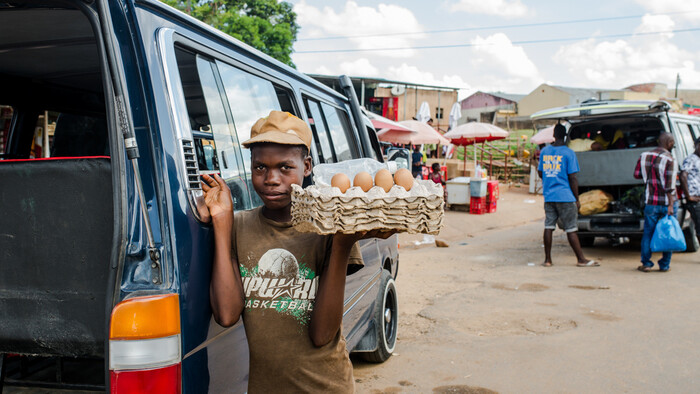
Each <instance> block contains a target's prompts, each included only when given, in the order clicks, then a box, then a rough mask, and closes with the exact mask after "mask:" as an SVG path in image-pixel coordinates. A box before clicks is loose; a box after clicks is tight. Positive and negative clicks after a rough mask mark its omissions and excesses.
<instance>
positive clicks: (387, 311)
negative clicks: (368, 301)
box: [362, 270, 399, 363]
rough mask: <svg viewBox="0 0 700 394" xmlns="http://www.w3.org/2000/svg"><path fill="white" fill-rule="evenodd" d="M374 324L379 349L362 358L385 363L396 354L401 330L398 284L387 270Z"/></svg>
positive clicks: (382, 280)
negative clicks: (399, 329)
mask: <svg viewBox="0 0 700 394" xmlns="http://www.w3.org/2000/svg"><path fill="white" fill-rule="evenodd" d="M374 323H375V324H374V329H375V330H376V331H375V333H376V338H377V349H376V350H375V351H373V352H369V353H362V358H364V359H365V360H366V361H369V362H372V363H383V362H384V361H386V360H388V359H389V357H391V355H392V353H394V348H395V347H396V337H397V331H398V328H399V299H398V297H397V294H396V284H395V283H394V278H392V277H391V274H390V273H389V271H387V270H382V277H381V287H380V291H379V295H378V296H377V303H376V305H375V308H374Z"/></svg>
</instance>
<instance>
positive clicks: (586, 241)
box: [578, 234, 595, 248]
mask: <svg viewBox="0 0 700 394" xmlns="http://www.w3.org/2000/svg"><path fill="white" fill-rule="evenodd" d="M578 242H579V243H580V244H581V246H583V247H584V248H588V247H591V246H593V243H595V237H594V236H592V235H581V234H579V236H578Z"/></svg>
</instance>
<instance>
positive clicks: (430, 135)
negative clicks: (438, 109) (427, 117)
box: [377, 120, 450, 145]
mask: <svg viewBox="0 0 700 394" xmlns="http://www.w3.org/2000/svg"><path fill="white" fill-rule="evenodd" d="M399 124H401V125H402V126H405V127H408V128H409V130H411V131H410V132H405V131H397V130H389V129H385V130H381V131H379V132H378V133H377V137H378V138H379V140H380V141H386V142H393V143H395V144H411V145H421V144H440V145H449V144H450V140H448V139H447V138H445V137H443V136H442V134H440V133H438V132H437V131H436V130H435V129H434V128H432V127H430V126H429V125H428V124H426V123H423V122H418V121H415V120H403V121H401V122H399Z"/></svg>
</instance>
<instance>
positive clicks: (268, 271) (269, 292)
mask: <svg viewBox="0 0 700 394" xmlns="http://www.w3.org/2000/svg"><path fill="white" fill-rule="evenodd" d="M241 277H242V278H241V279H242V280H243V291H244V293H245V298H246V305H245V307H246V308H248V309H274V310H276V311H277V312H280V313H291V314H293V315H297V314H298V313H299V312H305V311H311V310H312V309H313V300H314V299H315V298H316V291H317V288H318V277H317V276H316V274H315V273H314V272H313V271H311V270H310V269H308V268H307V267H305V266H304V264H299V262H298V261H297V259H296V257H294V255H293V254H292V253H290V252H289V251H287V250H285V249H270V250H268V251H267V252H265V254H263V255H262V257H260V260H259V261H258V265H257V266H256V267H254V268H253V269H252V270H246V269H245V268H244V267H241Z"/></svg>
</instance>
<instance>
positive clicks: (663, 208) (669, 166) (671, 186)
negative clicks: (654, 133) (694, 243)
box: [634, 133, 678, 272]
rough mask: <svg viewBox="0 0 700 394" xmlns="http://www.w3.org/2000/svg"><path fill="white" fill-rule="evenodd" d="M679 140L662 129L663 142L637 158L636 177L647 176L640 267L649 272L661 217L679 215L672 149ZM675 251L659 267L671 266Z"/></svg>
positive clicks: (652, 264)
mask: <svg viewBox="0 0 700 394" xmlns="http://www.w3.org/2000/svg"><path fill="white" fill-rule="evenodd" d="M675 143H676V141H675V139H674V138H673V135H671V134H670V133H661V135H660V136H659V146H658V147H656V148H655V149H654V150H652V151H649V152H644V153H642V155H641V156H640V157H639V160H637V166H636V167H635V168H634V177H635V178H637V179H642V180H644V185H645V190H644V200H645V203H646V206H645V207H644V235H642V251H641V254H642V256H641V260H642V265H640V266H639V267H637V269H638V270H640V271H642V272H649V271H651V269H652V268H653V267H654V262H652V261H651V237H652V236H653V235H654V229H655V228H656V223H657V222H658V221H659V219H661V218H663V217H664V216H666V215H669V216H670V215H675V214H676V211H677V210H678V204H677V202H676V198H675V197H676V173H677V169H676V163H675V161H674V160H673V156H671V149H673V146H674V145H675ZM671 254H672V253H671V252H663V255H662V257H661V260H659V262H658V264H659V271H660V272H667V271H668V270H669V269H671V267H670V265H671Z"/></svg>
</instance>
